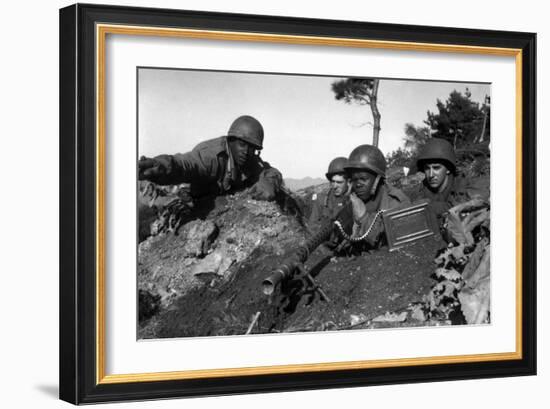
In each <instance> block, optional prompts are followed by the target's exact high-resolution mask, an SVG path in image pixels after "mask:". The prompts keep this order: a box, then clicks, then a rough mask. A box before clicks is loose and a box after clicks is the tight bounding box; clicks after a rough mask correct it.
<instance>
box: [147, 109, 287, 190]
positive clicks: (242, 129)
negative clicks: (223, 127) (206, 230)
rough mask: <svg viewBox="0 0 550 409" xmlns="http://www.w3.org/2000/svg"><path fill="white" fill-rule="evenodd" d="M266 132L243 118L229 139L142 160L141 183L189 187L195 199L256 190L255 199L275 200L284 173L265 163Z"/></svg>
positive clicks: (251, 120)
mask: <svg viewBox="0 0 550 409" xmlns="http://www.w3.org/2000/svg"><path fill="white" fill-rule="evenodd" d="M263 139H264V130H263V127H262V125H261V124H260V122H259V121H258V120H257V119H255V118H253V117H251V116H247V115H245V116H241V117H239V118H237V119H236V120H235V121H233V123H232V124H231V126H230V128H229V131H228V132H227V135H225V136H222V137H219V138H215V139H210V140H207V141H204V142H201V143H200V144H198V145H197V146H196V147H195V148H193V150H192V151H190V152H187V153H183V154H175V155H159V156H156V157H155V158H145V157H143V158H141V159H140V161H139V180H149V181H151V182H154V183H157V184H161V185H168V184H169V185H174V184H180V183H189V184H190V185H191V195H192V196H193V197H201V196H205V195H209V194H213V195H219V194H224V193H228V192H231V191H234V190H238V189H242V188H246V187H251V186H253V187H254V188H253V195H254V197H255V198H257V199H261V200H273V199H274V198H275V196H276V195H277V193H278V191H279V189H280V188H281V185H282V175H281V173H280V172H279V171H278V170H277V169H275V168H272V167H271V166H270V165H269V164H268V163H267V162H264V161H262V160H261V158H260V156H259V154H258V152H259V151H260V150H261V149H262V148H263Z"/></svg>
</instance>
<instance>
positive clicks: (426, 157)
mask: <svg viewBox="0 0 550 409" xmlns="http://www.w3.org/2000/svg"><path fill="white" fill-rule="evenodd" d="M428 161H440V162H443V164H444V165H445V166H446V167H447V168H448V169H449V170H450V171H451V172H452V173H455V171H456V156H455V150H454V149H453V146H452V145H451V144H450V143H449V142H448V141H447V140H445V139H441V138H431V139H429V140H428V142H427V143H426V145H424V146H423V148H422V150H421V151H420V153H419V155H418V158H417V159H416V167H417V169H418V170H420V171H422V169H423V165H424V162H428Z"/></svg>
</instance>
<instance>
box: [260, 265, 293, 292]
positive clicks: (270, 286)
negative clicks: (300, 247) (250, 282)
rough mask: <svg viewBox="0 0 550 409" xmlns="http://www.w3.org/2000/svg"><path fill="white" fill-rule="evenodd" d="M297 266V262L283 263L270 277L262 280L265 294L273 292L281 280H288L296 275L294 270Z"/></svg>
mask: <svg viewBox="0 0 550 409" xmlns="http://www.w3.org/2000/svg"><path fill="white" fill-rule="evenodd" d="M297 266H298V265H297V263H295V262H292V261H291V262H288V263H283V264H281V266H279V267H278V268H276V269H275V270H273V272H272V273H271V274H270V275H269V277H267V278H266V279H265V280H264V281H263V282H262V291H263V293H264V294H265V295H271V294H273V291H275V287H277V285H278V284H279V283H280V282H282V281H284V280H288V279H289V278H290V277H292V276H293V275H294V270H296V268H297Z"/></svg>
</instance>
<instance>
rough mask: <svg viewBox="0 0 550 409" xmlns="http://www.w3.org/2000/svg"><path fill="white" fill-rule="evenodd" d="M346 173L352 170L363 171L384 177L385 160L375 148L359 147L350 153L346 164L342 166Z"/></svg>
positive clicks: (369, 146)
mask: <svg viewBox="0 0 550 409" xmlns="http://www.w3.org/2000/svg"><path fill="white" fill-rule="evenodd" d="M344 168H345V169H346V170H347V171H351V170H353V169H365V170H369V171H371V172H374V173H375V174H377V175H378V176H381V177H385V176H386V158H384V154H383V153H382V152H381V151H380V149H378V148H377V147H376V146H372V145H359V146H358V147H357V148H355V149H354V150H353V151H351V153H350V155H349V159H348V164H347V165H346V166H344Z"/></svg>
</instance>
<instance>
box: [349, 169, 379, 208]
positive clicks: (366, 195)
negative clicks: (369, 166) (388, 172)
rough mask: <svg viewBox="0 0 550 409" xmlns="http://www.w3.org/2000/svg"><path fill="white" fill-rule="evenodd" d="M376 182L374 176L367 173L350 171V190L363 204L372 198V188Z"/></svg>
mask: <svg viewBox="0 0 550 409" xmlns="http://www.w3.org/2000/svg"><path fill="white" fill-rule="evenodd" d="M375 181H376V175H375V174H374V173H371V172H367V171H352V173H351V188H352V190H353V191H354V192H355V194H356V195H357V197H359V199H361V200H362V201H363V202H368V201H369V200H370V199H371V197H372V186H373V184H374V182H375Z"/></svg>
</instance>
